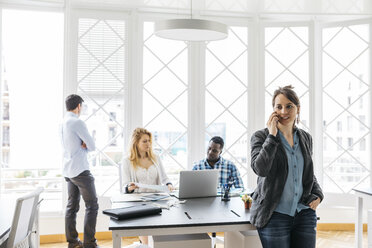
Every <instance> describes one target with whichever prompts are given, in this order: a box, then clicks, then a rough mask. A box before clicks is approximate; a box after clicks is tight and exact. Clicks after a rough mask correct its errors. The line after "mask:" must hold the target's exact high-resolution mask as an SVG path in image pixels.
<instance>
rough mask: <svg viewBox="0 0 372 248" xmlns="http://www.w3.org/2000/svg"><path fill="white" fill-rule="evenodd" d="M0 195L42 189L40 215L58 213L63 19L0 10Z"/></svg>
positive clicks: (52, 13)
mask: <svg viewBox="0 0 372 248" xmlns="http://www.w3.org/2000/svg"><path fill="white" fill-rule="evenodd" d="M2 28H3V29H2V32H3V33H2V38H3V40H2V41H3V68H2V86H1V89H2V91H1V92H2V93H1V94H2V96H1V99H2V102H1V103H2V110H3V112H2V120H1V128H2V161H1V165H2V166H1V167H2V168H6V169H2V173H1V177H2V180H1V183H2V185H1V190H2V193H12V194H13V193H15V194H17V193H21V194H23V193H24V192H26V191H29V190H33V189H34V188H35V187H37V186H43V187H44V188H45V192H44V193H43V198H44V200H45V201H44V203H43V204H42V205H41V208H42V211H46V210H51V211H56V210H61V206H62V203H61V196H62V194H61V192H62V183H61V182H62V177H61V150H60V147H61V145H60V141H59V135H58V130H59V123H60V121H61V117H62V110H63V106H62V103H63V96H62V92H63V88H62V86H63V81H62V80H63V74H62V73H63V14H61V13H54V12H51V13H48V12H36V11H20V10H3V19H2Z"/></svg>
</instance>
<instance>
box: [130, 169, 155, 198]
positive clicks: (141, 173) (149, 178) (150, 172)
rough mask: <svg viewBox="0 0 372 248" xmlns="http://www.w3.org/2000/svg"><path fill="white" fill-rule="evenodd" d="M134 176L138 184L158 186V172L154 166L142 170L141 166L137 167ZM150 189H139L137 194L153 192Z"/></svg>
mask: <svg viewBox="0 0 372 248" xmlns="http://www.w3.org/2000/svg"><path fill="white" fill-rule="evenodd" d="M135 174H136V177H137V180H138V182H140V183H143V184H149V185H156V184H158V180H159V179H158V177H159V175H158V170H157V169H156V167H155V165H151V166H150V167H149V168H147V169H146V168H143V167H141V166H137V168H136V170H135ZM153 191H154V190H152V189H141V188H140V189H139V190H138V192H153Z"/></svg>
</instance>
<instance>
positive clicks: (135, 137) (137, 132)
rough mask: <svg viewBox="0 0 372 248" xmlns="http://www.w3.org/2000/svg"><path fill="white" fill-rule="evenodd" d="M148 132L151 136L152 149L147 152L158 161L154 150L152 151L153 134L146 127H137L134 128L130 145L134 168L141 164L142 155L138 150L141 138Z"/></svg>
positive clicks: (130, 157) (153, 159) (131, 160)
mask: <svg viewBox="0 0 372 248" xmlns="http://www.w3.org/2000/svg"><path fill="white" fill-rule="evenodd" d="M145 134H147V135H148V136H149V137H150V144H151V146H150V150H149V151H148V152H146V156H147V157H148V158H149V159H151V160H152V161H155V162H156V158H155V155H154V152H153V151H152V134H151V133H150V132H149V131H148V130H146V129H145V128H140V127H138V128H136V129H134V130H133V133H132V138H131V141H130V146H129V161H130V162H131V164H132V165H133V167H134V168H136V167H137V166H139V165H140V164H139V158H140V157H141V156H140V154H139V151H138V148H137V146H138V143H139V141H140V139H141V138H142V136H143V135H145Z"/></svg>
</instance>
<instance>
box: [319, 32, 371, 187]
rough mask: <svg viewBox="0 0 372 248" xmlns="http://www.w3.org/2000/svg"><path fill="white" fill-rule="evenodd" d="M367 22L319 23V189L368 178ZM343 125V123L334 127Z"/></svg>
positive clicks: (362, 182)
mask: <svg viewBox="0 0 372 248" xmlns="http://www.w3.org/2000/svg"><path fill="white" fill-rule="evenodd" d="M368 29H369V26H368V25H355V26H346V27H336V28H325V29H323V120H324V128H323V130H324V133H323V135H324V137H328V141H329V142H328V144H327V149H324V151H323V164H324V177H323V178H324V182H323V184H324V190H326V191H328V192H340V193H343V192H345V193H347V192H350V190H351V189H352V188H353V187H355V186H357V185H361V186H366V187H369V182H370V173H369V168H370V165H369V164H370V153H369V152H368V151H369V150H370V142H369V141H370V123H369V122H367V121H366V120H370V106H369V105H368V104H363V103H368V102H369V101H370V99H369V95H370V82H369V76H368V75H369V71H370V63H369V58H368V57H369V48H368V46H369V38H368V37H369V31H368ZM340 127H344V128H340Z"/></svg>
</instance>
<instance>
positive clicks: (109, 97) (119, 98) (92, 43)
mask: <svg viewBox="0 0 372 248" xmlns="http://www.w3.org/2000/svg"><path fill="white" fill-rule="evenodd" d="M125 29H126V25H125V21H124V20H111V19H109V18H102V19H92V18H79V20H78V30H79V33H78V65H77V80H78V89H77V93H78V94H80V95H81V96H82V97H83V99H84V105H83V112H82V114H81V117H80V118H81V119H82V120H84V121H85V123H86V125H87V127H88V130H89V132H90V133H91V135H92V137H93V138H94V139H95V142H96V151H95V152H91V153H89V155H88V160H89V162H90V165H91V170H92V172H93V174H94V176H95V184H96V189H97V193H98V194H99V195H105V196H109V195H110V194H113V193H114V192H117V191H118V190H119V184H118V180H119V176H118V166H119V164H120V163H121V161H122V157H123V152H124V137H123V130H124V125H123V123H124V100H125V87H126V78H125V49H126V47H125V45H126V35H125Z"/></svg>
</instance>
